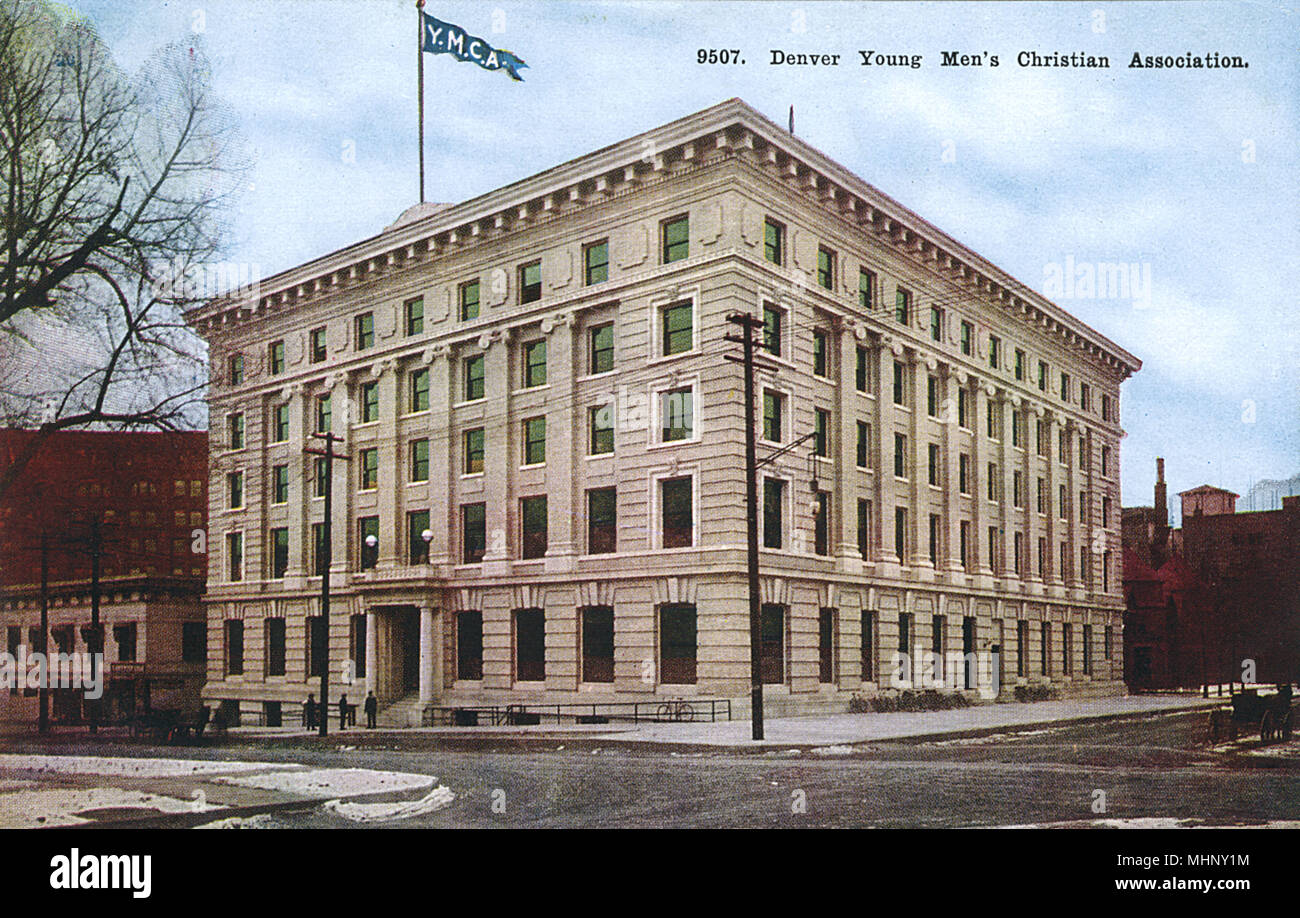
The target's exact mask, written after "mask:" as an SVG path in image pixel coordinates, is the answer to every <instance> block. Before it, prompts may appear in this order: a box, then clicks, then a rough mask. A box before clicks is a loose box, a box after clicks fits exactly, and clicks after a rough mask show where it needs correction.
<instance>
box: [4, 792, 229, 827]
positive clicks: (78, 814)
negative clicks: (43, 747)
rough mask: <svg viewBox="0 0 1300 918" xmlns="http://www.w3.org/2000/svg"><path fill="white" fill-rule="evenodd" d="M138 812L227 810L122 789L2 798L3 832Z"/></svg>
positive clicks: (200, 803)
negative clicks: (98, 814) (96, 815)
mask: <svg viewBox="0 0 1300 918" xmlns="http://www.w3.org/2000/svg"><path fill="white" fill-rule="evenodd" d="M108 809H113V810H139V811H140V815H141V816H146V815H149V813H148V812H147V811H153V812H155V813H198V812H207V811H208V810H220V809H225V807H224V806H223V805H221V804H209V803H207V802H201V801H195V800H178V799H176V798H175V797H164V796H162V795H160V794H148V793H144V792H142V791H133V790H125V789H123V788H120V787H82V788H62V787H61V788H47V789H44V790H32V791H21V792H17V793H9V794H5V795H3V797H0V828H4V829H34V828H41V827H44V826H76V825H84V824H86V823H88V822H94V821H95V820H94V817H93V816H85V815H82V814H84V813H88V812H90V811H93V810H108Z"/></svg>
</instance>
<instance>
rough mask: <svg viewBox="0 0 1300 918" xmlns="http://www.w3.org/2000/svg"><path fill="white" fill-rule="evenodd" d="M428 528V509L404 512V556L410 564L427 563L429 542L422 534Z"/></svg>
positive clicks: (427, 530)
mask: <svg viewBox="0 0 1300 918" xmlns="http://www.w3.org/2000/svg"><path fill="white" fill-rule="evenodd" d="M426 532H429V533H430V535H432V532H430V530H429V511H428V510H411V511H409V512H408V513H407V514H406V558H407V562H408V563H410V564H428V563H429V543H428V542H426V541H425V540H424V534H425V533H426Z"/></svg>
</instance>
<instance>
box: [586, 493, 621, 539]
mask: <svg viewBox="0 0 1300 918" xmlns="http://www.w3.org/2000/svg"><path fill="white" fill-rule="evenodd" d="M617 550H618V495H617V492H616V491H615V489H614V488H593V489H592V490H590V491H588V492H587V553H588V554H592V555H604V554H609V553H610V552H614V551H617Z"/></svg>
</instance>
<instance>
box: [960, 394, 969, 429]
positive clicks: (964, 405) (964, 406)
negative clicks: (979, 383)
mask: <svg viewBox="0 0 1300 918" xmlns="http://www.w3.org/2000/svg"><path fill="white" fill-rule="evenodd" d="M968 414H970V390H969V389H958V390H957V426H958V427H960V428H962V429H963V430H969V429H970V425H969V424H968V423H967V422H966V416H967V415H968Z"/></svg>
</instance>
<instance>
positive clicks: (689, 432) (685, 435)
mask: <svg viewBox="0 0 1300 918" xmlns="http://www.w3.org/2000/svg"><path fill="white" fill-rule="evenodd" d="M694 394H695V393H694V391H693V390H692V389H691V388H690V387H689V386H687V387H685V388H681V389H670V390H669V391H667V392H661V393H660V394H659V419H660V422H661V423H660V427H661V432H662V435H663V439H662V442H664V443H671V442H674V441H677V440H689V439H691V438H692V437H693V436H694V430H695V409H694Z"/></svg>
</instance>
